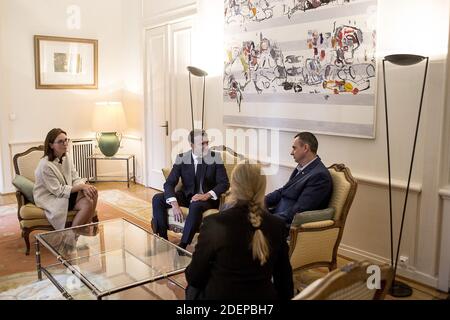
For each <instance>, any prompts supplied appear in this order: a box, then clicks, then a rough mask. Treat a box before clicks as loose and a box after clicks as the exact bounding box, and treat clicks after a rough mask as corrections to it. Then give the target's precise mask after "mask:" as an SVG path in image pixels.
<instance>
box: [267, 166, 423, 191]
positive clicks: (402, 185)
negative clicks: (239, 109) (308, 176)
mask: <svg viewBox="0 0 450 320" xmlns="http://www.w3.org/2000/svg"><path fill="white" fill-rule="evenodd" d="M268 163H269V164H271V165H274V166H277V165H278V166H280V167H284V168H287V169H290V170H293V169H294V168H295V167H296V166H295V165H292V164H285V163H279V164H277V163H273V162H268ZM352 175H353V177H354V178H355V179H356V180H357V181H358V182H359V183H365V184H368V185H373V186H382V187H388V186H389V181H388V179H384V178H376V177H373V176H369V175H365V174H358V173H353V172H352ZM391 185H392V188H394V189H403V190H406V186H407V181H404V180H396V179H392V181H391ZM409 191H412V192H416V193H421V192H422V184H421V183H416V182H413V183H410V185H409Z"/></svg>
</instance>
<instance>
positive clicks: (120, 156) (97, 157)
mask: <svg viewBox="0 0 450 320" xmlns="http://www.w3.org/2000/svg"><path fill="white" fill-rule="evenodd" d="M87 159H88V160H89V163H90V164H91V165H92V166H93V167H94V179H92V178H91V177H89V178H88V182H126V183H127V186H128V188H129V187H130V181H131V180H133V181H134V183H136V164H135V162H136V160H135V157H134V154H117V155H115V156H112V157H107V156H105V155H103V154H93V155H91V156H89V157H87ZM99 160H109V161H126V163H127V176H126V180H104V179H99V178H101V177H100V176H98V174H97V161H99ZM130 161H131V163H132V167H133V173H132V174H131V173H130Z"/></svg>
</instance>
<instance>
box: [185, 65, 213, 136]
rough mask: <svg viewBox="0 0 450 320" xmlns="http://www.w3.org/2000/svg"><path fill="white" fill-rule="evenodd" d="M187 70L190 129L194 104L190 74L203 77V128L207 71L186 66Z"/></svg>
mask: <svg viewBox="0 0 450 320" xmlns="http://www.w3.org/2000/svg"><path fill="white" fill-rule="evenodd" d="M187 70H188V71H189V93H190V97H191V117H192V130H194V106H193V103H192V86H191V74H192V75H194V76H196V77H203V106H202V130H203V129H204V123H205V90H206V89H205V87H206V83H205V79H206V76H207V75H208V73H207V72H206V71H204V70H202V69H199V68H196V67H193V66H188V67H187Z"/></svg>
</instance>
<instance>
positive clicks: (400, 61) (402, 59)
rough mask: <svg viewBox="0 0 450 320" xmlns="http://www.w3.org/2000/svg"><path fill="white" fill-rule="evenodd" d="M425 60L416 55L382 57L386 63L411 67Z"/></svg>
mask: <svg viewBox="0 0 450 320" xmlns="http://www.w3.org/2000/svg"><path fill="white" fill-rule="evenodd" d="M425 58H426V57H424V56H419V55H417V54H391V55H388V56H386V57H384V59H385V60H386V61H389V62H391V63H393V64H397V65H400V66H411V65H413V64H416V63H419V62H420V61H422V60H423V59H425Z"/></svg>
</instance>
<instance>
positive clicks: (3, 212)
mask: <svg viewBox="0 0 450 320" xmlns="http://www.w3.org/2000/svg"><path fill="white" fill-rule="evenodd" d="M13 214H14V215H15V214H17V205H16V204H8V205H6V206H0V218H1V217H5V216H9V215H13Z"/></svg>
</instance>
